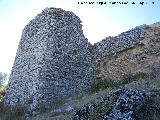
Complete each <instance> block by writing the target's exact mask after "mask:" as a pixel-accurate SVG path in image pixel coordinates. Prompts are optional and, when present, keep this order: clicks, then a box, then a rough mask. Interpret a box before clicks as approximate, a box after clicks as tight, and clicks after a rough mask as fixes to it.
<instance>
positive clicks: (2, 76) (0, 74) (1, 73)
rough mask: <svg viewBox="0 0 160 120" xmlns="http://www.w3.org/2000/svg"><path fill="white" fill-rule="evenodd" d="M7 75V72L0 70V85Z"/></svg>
mask: <svg viewBox="0 0 160 120" xmlns="http://www.w3.org/2000/svg"><path fill="white" fill-rule="evenodd" d="M7 76H8V75H7V73H3V72H0V85H2V84H3V82H4V81H5V80H7Z"/></svg>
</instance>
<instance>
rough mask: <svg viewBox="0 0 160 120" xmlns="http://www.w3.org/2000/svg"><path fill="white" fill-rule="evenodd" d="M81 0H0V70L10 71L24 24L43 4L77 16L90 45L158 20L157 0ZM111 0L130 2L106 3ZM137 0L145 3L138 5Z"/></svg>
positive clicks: (112, 0) (159, 6)
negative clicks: (98, 2) (91, 2)
mask: <svg viewBox="0 0 160 120" xmlns="http://www.w3.org/2000/svg"><path fill="white" fill-rule="evenodd" d="M81 1H83V2H85V1H88V0H0V71H1V72H7V73H10V71H11V68H12V65H13V62H14V59H15V55H16V51H17V48H18V43H19V41H20V37H21V33H22V30H23V28H24V26H25V25H26V24H27V23H28V22H29V21H30V20H31V19H33V18H34V16H36V15H37V14H38V13H40V12H41V11H42V10H43V9H44V8H46V7H57V8H63V9H64V10H69V11H73V12H74V13H75V14H76V15H78V16H79V17H80V19H81V20H82V24H83V31H84V34H85V36H86V37H87V38H88V40H89V42H91V43H92V44H93V43H95V42H98V41H100V40H102V39H104V38H105V37H107V36H115V35H118V34H120V33H121V32H125V31H127V30H128V29H131V28H133V27H135V26H138V25H141V24H152V23H155V22H158V21H160V12H159V11H160V0H106V2H107V3H108V4H106V5H98V4H93V5H87V4H83V5H78V3H77V2H81ZM89 1H94V2H97V1H102V0H89ZM103 1H105V0H103ZM114 1H116V2H120V1H121V2H125V1H128V2H129V3H130V4H129V3H128V4H127V5H120V4H116V5H112V4H109V2H114ZM131 2H135V3H136V4H135V5H133V4H131ZM139 2H145V3H146V2H147V4H145V5H143V6H142V5H141V4H139ZM152 2H155V4H152Z"/></svg>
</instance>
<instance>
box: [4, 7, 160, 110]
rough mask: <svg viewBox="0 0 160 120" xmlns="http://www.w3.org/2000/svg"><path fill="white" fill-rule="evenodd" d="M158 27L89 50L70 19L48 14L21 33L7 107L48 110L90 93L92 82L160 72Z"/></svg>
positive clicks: (50, 11)
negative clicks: (27, 105)
mask: <svg viewBox="0 0 160 120" xmlns="http://www.w3.org/2000/svg"><path fill="white" fill-rule="evenodd" d="M159 26H160V25H159V24H158V25H155V26H148V25H142V26H138V27H135V28H133V29H130V30H128V31H127V32H123V33H121V34H120V35H118V36H115V37H107V38H106V39H104V40H102V41H100V42H98V43H96V44H94V45H93V46H92V45H91V44H90V43H89V42H88V41H87V39H86V38H85V37H84V35H83V31H82V25H81V20H80V19H79V18H78V17H77V16H76V15H74V13H72V12H69V11H64V10H62V9H57V8H46V9H45V10H43V11H42V13H40V14H38V15H37V16H36V17H35V18H34V19H33V20H31V21H30V22H29V24H28V25H27V26H26V27H25V28H24V30H23V33H22V36H21V40H20V43H19V46H18V50H17V54H16V58H15V62H14V65H13V68H12V72H11V75H10V80H9V84H8V87H7V92H6V95H5V105H7V106H15V105H17V104H19V103H20V104H23V103H27V101H30V102H31V105H30V108H31V109H35V108H37V107H39V106H41V107H47V108H48V107H51V105H52V102H53V101H54V100H61V99H65V98H69V97H73V96H77V95H80V94H81V93H83V92H88V91H89V90H90V87H91V86H92V85H93V83H94V82H95V80H113V81H117V80H123V78H124V77H129V76H130V75H131V76H134V75H135V74H137V73H140V72H143V73H147V74H152V73H154V72H153V71H154V70H156V69H159V67H160V57H159V56H160V49H159V48H160V43H159V42H160V41H159V40H160V33H159V31H160V27H159Z"/></svg>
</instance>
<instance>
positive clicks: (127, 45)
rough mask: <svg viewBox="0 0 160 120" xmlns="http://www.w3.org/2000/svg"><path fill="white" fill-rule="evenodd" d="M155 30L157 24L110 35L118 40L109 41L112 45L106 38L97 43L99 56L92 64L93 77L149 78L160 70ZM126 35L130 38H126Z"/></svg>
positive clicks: (159, 38)
mask: <svg viewBox="0 0 160 120" xmlns="http://www.w3.org/2000/svg"><path fill="white" fill-rule="evenodd" d="M159 31H160V24H156V25H155V24H154V25H150V26H146V25H145V26H140V27H136V28H134V29H132V30H131V31H127V32H124V33H122V34H120V35H119V36H117V37H114V38H118V39H114V40H113V45H112V44H111V42H110V39H109V38H107V39H106V40H104V41H101V42H100V43H97V44H96V45H95V46H96V50H97V51H98V52H96V54H97V53H98V55H99V56H101V57H100V59H98V60H97V62H96V64H95V79H96V80H105V81H107V80H108V81H110V80H111V81H119V80H120V81H121V80H124V79H128V78H133V77H136V76H141V77H142V76H146V77H150V79H153V78H154V77H153V76H154V73H155V72H156V71H157V70H158V69H160V32H159ZM125 35H126V36H125ZM129 36H132V38H134V39H130V37H129ZM136 36H137V37H136ZM120 38H121V39H120ZM114 41H117V43H118V44H117V45H116V42H114ZM107 46H109V48H110V47H111V49H109V48H108V47H107ZM98 47H99V48H98ZM119 47H120V49H119V50H118V48H119ZM112 48H113V49H112ZM111 50H113V51H111ZM101 51H102V52H101ZM114 51H116V52H115V53H116V54H114ZM98 55H97V56H98ZM155 70H156V71H155ZM156 74H158V73H156ZM159 74H160V73H159ZM128 80H129V79H128Z"/></svg>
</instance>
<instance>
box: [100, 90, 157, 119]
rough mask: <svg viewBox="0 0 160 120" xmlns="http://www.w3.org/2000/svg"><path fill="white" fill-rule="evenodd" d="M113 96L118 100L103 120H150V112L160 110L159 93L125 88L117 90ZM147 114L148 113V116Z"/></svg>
mask: <svg viewBox="0 0 160 120" xmlns="http://www.w3.org/2000/svg"><path fill="white" fill-rule="evenodd" d="M113 94H114V95H115V96H116V100H115V101H114V102H113V103H112V105H111V106H110V108H109V109H108V111H107V112H106V115H105V116H104V119H103V120H118V119H122V120H142V119H149V117H152V116H149V112H154V111H158V110H160V106H159V105H158V104H159V102H158V99H159V98H160V94H159V93H158V92H148V91H145V90H138V89H133V88H127V89H126V88H125V89H119V90H116V91H115V92H114V93H113ZM143 110H144V111H143ZM141 112H143V113H141ZM146 113H148V116H147V114H146ZM140 114H141V115H140ZM143 114H146V116H143ZM152 114H153V113H152ZM150 119H151V118H150Z"/></svg>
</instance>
